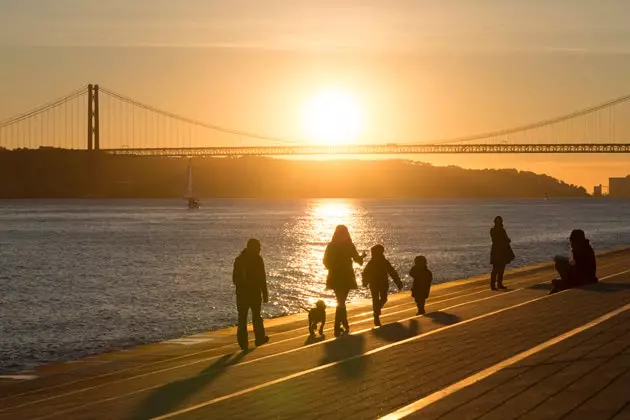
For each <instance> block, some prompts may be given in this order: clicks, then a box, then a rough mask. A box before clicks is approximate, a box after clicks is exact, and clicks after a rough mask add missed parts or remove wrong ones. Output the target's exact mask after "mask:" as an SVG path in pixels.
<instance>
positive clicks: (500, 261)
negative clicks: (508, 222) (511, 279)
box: [490, 216, 514, 290]
mask: <svg viewBox="0 0 630 420" xmlns="http://www.w3.org/2000/svg"><path fill="white" fill-rule="evenodd" d="M490 238H492V248H491V250H490V264H492V273H491V274H490V289H492V290H497V289H507V287H505V286H504V285H503V273H504V272H505V266H506V265H508V264H509V263H511V262H512V261H513V260H514V251H512V246H511V245H510V243H511V242H512V240H511V239H510V238H509V237H508V235H507V232H506V231H505V228H504V227H503V218H502V217H501V216H497V217H495V218H494V226H493V227H492V228H491V229H490Z"/></svg>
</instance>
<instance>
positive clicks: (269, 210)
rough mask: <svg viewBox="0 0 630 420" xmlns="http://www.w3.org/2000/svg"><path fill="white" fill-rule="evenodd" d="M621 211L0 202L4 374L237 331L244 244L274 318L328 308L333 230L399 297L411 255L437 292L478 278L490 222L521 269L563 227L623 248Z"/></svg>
mask: <svg viewBox="0 0 630 420" xmlns="http://www.w3.org/2000/svg"><path fill="white" fill-rule="evenodd" d="M629 214H630V201H613V200H594V199H567V200H549V201H544V200H505V201H500V200H255V199H241V200H228V199H225V200H223V199H216V200H204V201H203V203H202V208H201V209H199V210H195V211H190V210H187V209H186V208H185V203H184V202H182V201H181V200H26V201H23V200H19V201H0V337H1V339H0V371H15V370H22V369H28V368H31V367H33V366H36V365H40V364H45V363H50V362H57V361H64V360H71V359H74V358H77V357H81V356H85V355H89V354H94V353H100V352H103V351H109V350H114V349H119V348H123V347H127V346H133V345H137V344H141V343H149V342H155V341H160V340H165V339H170V338H175V337H179V336H182V335H185V334H192V333H196V332H201V331H207V330H211V329H216V328H220V327H224V326H228V325H233V324H234V322H235V321H234V320H235V316H236V312H235V305H234V291H233V288H232V284H231V269H232V263H233V260H234V257H235V256H236V255H237V254H238V253H239V252H240V251H241V249H242V248H243V246H244V244H245V242H246V240H247V239H248V238H249V237H256V238H259V239H260V240H261V242H262V246H263V251H262V255H263V257H264V258H265V263H266V268H267V272H268V276H269V280H268V281H269V289H270V303H269V304H268V305H266V306H265V307H264V313H265V315H266V316H279V315H282V314H287V313H294V312H297V311H299V310H300V309H299V305H310V304H311V302H313V301H315V300H317V299H320V298H323V299H327V300H329V301H330V303H333V302H334V300H333V299H332V294H331V293H330V292H328V291H326V290H325V287H324V283H325V276H326V272H325V270H324V268H323V266H322V263H321V261H322V257H323V252H324V248H325V245H326V243H327V242H328V241H329V240H330V237H331V235H332V232H333V230H334V227H335V225H337V224H340V223H343V224H346V225H348V227H349V228H350V232H351V234H352V235H353V239H354V241H355V243H356V244H357V247H358V248H359V250H366V249H369V248H370V246H372V245H374V244H376V243H382V244H383V245H384V246H385V248H386V254H387V255H388V256H389V258H390V260H391V261H392V263H393V264H394V266H395V267H396V268H397V269H398V271H399V272H400V273H401V274H404V275H405V280H404V281H405V282H406V285H407V287H408V286H409V278H408V276H407V272H408V270H409V268H410V267H411V265H412V263H413V258H414V256H416V255H418V254H424V255H426V256H427V258H428V261H429V265H430V267H431V269H432V270H433V273H434V277H435V278H436V281H438V282H444V281H449V280H452V279H457V278H462V277H468V276H473V275H478V274H482V273H486V272H488V271H489V269H490V267H489V242H490V240H489V228H490V226H491V224H492V220H493V218H494V217H495V216H496V215H502V216H503V218H504V220H505V226H506V229H507V232H508V234H509V235H510V237H511V238H512V240H513V248H514V251H515V253H516V255H517V258H516V260H515V262H514V263H513V266H522V265H528V264H532V263H536V262H541V261H548V260H550V259H551V258H552V257H553V255H555V254H568V252H569V248H568V242H567V237H568V235H569V232H570V230H571V229H572V228H577V227H579V228H582V229H584V230H585V231H586V233H587V236H588V237H590V238H591V239H592V242H593V245H594V247H595V249H596V250H598V249H599V250H602V249H607V248H611V247H615V246H619V245H625V244H630V223H628V222H627V220H628V215H629ZM366 296H367V294H366V291H365V290H360V291H355V292H353V293H352V294H351V299H360V298H362V297H366Z"/></svg>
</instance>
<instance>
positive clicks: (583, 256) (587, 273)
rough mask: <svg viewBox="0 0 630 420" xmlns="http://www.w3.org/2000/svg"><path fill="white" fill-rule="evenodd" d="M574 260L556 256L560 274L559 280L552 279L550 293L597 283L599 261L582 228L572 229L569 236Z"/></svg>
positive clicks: (557, 268) (556, 266)
mask: <svg viewBox="0 0 630 420" xmlns="http://www.w3.org/2000/svg"><path fill="white" fill-rule="evenodd" d="M569 242H570V243H571V253H572V254H573V260H569V259H568V258H565V257H559V256H556V258H555V263H556V264H555V268H556V270H557V271H558V274H559V275H560V279H559V280H552V282H551V283H552V285H553V288H552V289H551V291H550V292H549V294H552V293H556V292H559V291H561V290H566V289H570V288H571V287H576V286H582V285H585V284H591V283H597V274H596V273H597V261H596V259H595V251H593V247H591V243H590V241H589V240H588V239H586V236H585V235H584V231H583V230H582V229H575V230H573V231H571V235H570V236H569Z"/></svg>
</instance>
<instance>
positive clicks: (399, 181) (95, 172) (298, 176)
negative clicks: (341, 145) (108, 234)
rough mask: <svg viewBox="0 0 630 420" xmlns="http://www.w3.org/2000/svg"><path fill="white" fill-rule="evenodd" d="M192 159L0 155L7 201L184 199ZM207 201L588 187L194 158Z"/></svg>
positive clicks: (432, 171)
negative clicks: (210, 198) (211, 198)
mask: <svg viewBox="0 0 630 420" xmlns="http://www.w3.org/2000/svg"><path fill="white" fill-rule="evenodd" d="M187 166H188V159H182V158H161V157H137V156H111V155H105V154H100V153H92V154H89V153H86V152H78V151H63V150H37V151H33V150H20V151H11V152H9V151H2V152H0V177H1V178H0V179H2V182H1V183H0V198H63V197H68V198H78V197H104V198H131V197H134V198H168V197H173V198H178V197H182V196H183V194H184V191H185V186H186V172H187ZM193 184H194V191H195V194H196V195H198V196H200V197H267V198H303V197H374V198H387V197H400V198H404V197H427V198H429V197H431V198H451V197H452V198H454V197H464V198H468V197H487V198H492V197H543V196H544V195H545V193H547V194H548V195H549V196H551V197H583V196H586V195H587V193H586V191H585V190H584V188H582V187H577V186H574V185H569V184H566V183H564V182H562V181H559V180H557V179H555V178H552V177H550V176H548V175H539V174H535V173H532V172H526V171H517V170H516V169H501V170H494V169H485V170H471V169H463V168H460V167H456V166H445V167H440V166H432V165H429V164H426V163H420V162H414V161H407V160H381V159H379V160H337V159H333V160H296V159H272V158H264V157H237V158H194V159H193Z"/></svg>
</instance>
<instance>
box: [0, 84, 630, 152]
mask: <svg viewBox="0 0 630 420" xmlns="http://www.w3.org/2000/svg"><path fill="white" fill-rule="evenodd" d="M45 148H50V149H68V150H83V151H87V152H100V153H109V154H118V155H139V156H172V157H184V156H242V155H266V156H273V155H276V156H278V155H321V154H346V155H359V154H390V155H395V154H431V153H630V95H626V96H622V97H619V98H615V99H613V100H610V101H607V102H605V103H602V104H599V105H596V106H593V107H589V108H585V109H581V110H578V111H576V112H573V113H569V114H565V115H560V116H557V117H554V118H550V119H546V120H543V121H538V122H535V123H531V124H527V125H522V126H519V127H513V128H509V129H505V130H497V131H491V132H486V133H481V134H477V135H471V136H466V137H459V138H451V139H441V140H436V141H425V142H413V143H407V142H399V143H387V144H353V145H343V146H318V145H304V142H303V141H297V140H292V139H287V138H279V137H274V136H269V135H264V134H260V133H255V132H248V131H242V130H237V129H232V128H228V127H223V126H219V125H214V124H208V123H206V122H203V121H199V120H195V119H192V118H187V117H185V116H182V115H178V114H175V113H173V112H169V111H165V110H162V109H158V108H156V107H153V106H150V105H147V104H145V103H142V102H139V101H136V100H134V99H132V98H129V97H127V96H124V95H121V94H119V93H116V92H114V91H112V90H109V89H107V88H104V87H99V85H92V84H90V85H88V86H85V87H83V88H81V89H78V90H76V91H73V92H70V93H68V94H67V95H64V96H62V97H60V98H58V99H56V100H54V101H51V102H48V103H46V104H43V105H41V106H39V107H37V108H34V109H32V110H30V111H27V112H24V113H22V114H20V115H17V116H14V117H11V118H8V119H5V120H3V121H0V151H10V150H25V149H26V150H33V149H45Z"/></svg>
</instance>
